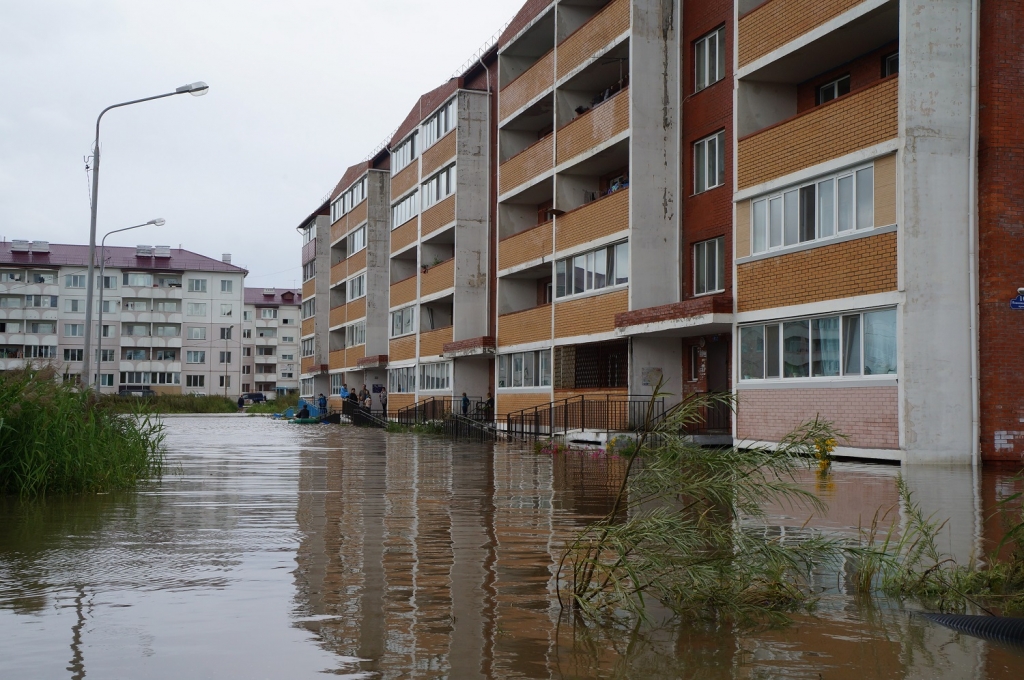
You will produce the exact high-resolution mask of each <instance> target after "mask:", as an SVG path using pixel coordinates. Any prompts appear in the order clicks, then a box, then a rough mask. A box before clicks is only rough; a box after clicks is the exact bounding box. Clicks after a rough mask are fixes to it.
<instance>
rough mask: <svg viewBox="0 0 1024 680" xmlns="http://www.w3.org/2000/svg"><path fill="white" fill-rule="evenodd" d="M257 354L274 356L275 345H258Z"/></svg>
mask: <svg viewBox="0 0 1024 680" xmlns="http://www.w3.org/2000/svg"><path fill="white" fill-rule="evenodd" d="M256 356H260V357H272V356H274V348H273V347H257V348H256Z"/></svg>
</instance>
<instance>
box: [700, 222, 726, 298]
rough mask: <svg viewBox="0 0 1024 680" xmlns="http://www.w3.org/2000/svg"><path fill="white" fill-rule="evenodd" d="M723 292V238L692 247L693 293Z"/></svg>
mask: <svg viewBox="0 0 1024 680" xmlns="http://www.w3.org/2000/svg"><path fill="white" fill-rule="evenodd" d="M724 290H725V237H724V236H719V237H718V238H713V239H711V240H710V241H702V242H701V243H695V244H694V245H693V292H694V294H695V295H703V294H705V293H720V292H722V291H724Z"/></svg>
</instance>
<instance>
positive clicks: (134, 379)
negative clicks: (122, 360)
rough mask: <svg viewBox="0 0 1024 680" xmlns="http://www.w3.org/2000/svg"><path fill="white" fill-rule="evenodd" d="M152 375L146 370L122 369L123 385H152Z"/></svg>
mask: <svg viewBox="0 0 1024 680" xmlns="http://www.w3.org/2000/svg"><path fill="white" fill-rule="evenodd" d="M150 378H151V376H150V374H149V373H147V372H144V371H121V384H122V385H151V384H152V382H151V380H150Z"/></svg>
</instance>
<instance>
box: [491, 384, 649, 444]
mask: <svg viewBox="0 0 1024 680" xmlns="http://www.w3.org/2000/svg"><path fill="white" fill-rule="evenodd" d="M651 406H652V404H651V398H650V397H641V396H628V395H623V396H613V395H605V396H602V397H587V396H586V395H580V396H577V397H571V398H569V399H563V400H561V401H555V402H552V403H550V404H545V405H544V406H535V407H532V408H527V409H523V410H521V411H516V412H513V413H510V414H509V415H508V416H507V418H506V428H507V431H508V432H509V434H510V435H512V436H514V437H517V438H519V439H536V438H538V437H554V436H559V435H565V434H568V433H570V432H578V431H584V430H586V431H591V432H604V433H606V434H610V433H612V432H635V431H637V430H640V429H642V428H643V427H644V425H645V423H646V421H647V417H648V415H649V414H650V415H651V416H653V418H652V420H654V421H656V420H658V419H660V418H661V417H662V416H663V415H664V413H665V400H664V399H656V400H655V401H654V404H653V410H652V409H651Z"/></svg>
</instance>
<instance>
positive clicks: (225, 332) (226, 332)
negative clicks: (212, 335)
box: [220, 326, 231, 340]
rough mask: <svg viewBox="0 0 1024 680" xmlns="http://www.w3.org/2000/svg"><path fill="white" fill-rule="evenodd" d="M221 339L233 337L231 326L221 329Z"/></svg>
mask: <svg viewBox="0 0 1024 680" xmlns="http://www.w3.org/2000/svg"><path fill="white" fill-rule="evenodd" d="M220 339H221V340H230V339H231V326H228V327H227V328H221V329H220Z"/></svg>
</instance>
